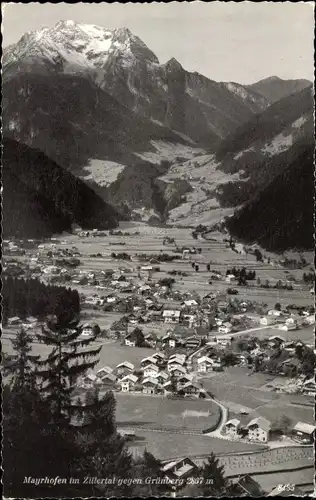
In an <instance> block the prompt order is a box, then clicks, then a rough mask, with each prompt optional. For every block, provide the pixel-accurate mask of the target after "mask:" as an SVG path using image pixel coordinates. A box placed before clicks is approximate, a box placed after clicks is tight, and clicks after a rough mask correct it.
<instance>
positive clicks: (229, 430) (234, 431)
mask: <svg viewBox="0 0 316 500" xmlns="http://www.w3.org/2000/svg"><path fill="white" fill-rule="evenodd" d="M225 430H226V434H228V435H229V436H232V437H237V436H238V433H239V430H240V420H238V419H237V418H233V419H232V420H228V422H226V424H225Z"/></svg>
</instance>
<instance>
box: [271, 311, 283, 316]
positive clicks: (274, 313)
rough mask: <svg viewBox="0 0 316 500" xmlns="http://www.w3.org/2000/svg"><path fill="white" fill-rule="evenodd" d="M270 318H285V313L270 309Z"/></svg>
mask: <svg viewBox="0 0 316 500" xmlns="http://www.w3.org/2000/svg"><path fill="white" fill-rule="evenodd" d="M268 316H276V317H280V316H283V313H282V311H278V310H277V309H270V311H268Z"/></svg>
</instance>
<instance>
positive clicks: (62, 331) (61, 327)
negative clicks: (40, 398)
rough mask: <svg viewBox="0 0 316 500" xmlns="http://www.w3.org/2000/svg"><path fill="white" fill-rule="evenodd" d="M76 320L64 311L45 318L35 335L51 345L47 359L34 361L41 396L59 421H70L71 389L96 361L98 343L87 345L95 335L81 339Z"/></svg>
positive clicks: (52, 416)
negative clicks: (40, 382) (45, 320)
mask: <svg viewBox="0 0 316 500" xmlns="http://www.w3.org/2000/svg"><path fill="white" fill-rule="evenodd" d="M81 330H82V328H81V327H80V326H79V325H78V320H77V319H74V318H72V317H71V316H69V315H67V313H64V314H63V315H60V316H58V317H55V318H52V319H50V320H49V321H48V322H47V328H43V329H42V333H41V334H38V335H37V337H38V339H39V340H40V341H41V342H43V343H45V344H46V345H48V346H50V347H51V348H52V351H51V352H50V354H49V355H48V357H47V359H44V360H40V361H37V366H38V375H39V376H40V377H41V379H42V381H43V386H42V391H43V395H44V399H45V401H46V402H48V403H49V406H50V410H51V418H52V420H53V421H55V422H58V423H60V424H61V423H66V422H67V421H68V422H69V420H70V418H71V410H72V409H75V408H76V405H73V408H72V405H71V397H72V393H73V391H74V389H75V387H76V382H77V380H78V378H79V377H80V376H82V375H83V374H85V373H86V372H87V370H89V369H92V368H93V367H94V366H95V365H96V364H97V362H98V360H97V359H95V358H96V357H97V355H98V354H99V352H100V350H101V347H98V348H96V347H93V348H91V347H90V344H91V343H92V342H93V341H94V340H95V337H90V338H88V339H81V338H80V336H81Z"/></svg>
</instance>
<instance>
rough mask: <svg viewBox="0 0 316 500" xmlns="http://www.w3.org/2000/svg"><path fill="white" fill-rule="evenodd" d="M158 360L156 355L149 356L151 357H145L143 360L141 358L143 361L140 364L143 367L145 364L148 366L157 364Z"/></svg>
mask: <svg viewBox="0 0 316 500" xmlns="http://www.w3.org/2000/svg"><path fill="white" fill-rule="evenodd" d="M157 361H158V360H157V358H156V357H154V356H149V357H147V358H144V359H142V360H141V362H140V366H141V367H142V368H145V366H148V365H155V364H157Z"/></svg>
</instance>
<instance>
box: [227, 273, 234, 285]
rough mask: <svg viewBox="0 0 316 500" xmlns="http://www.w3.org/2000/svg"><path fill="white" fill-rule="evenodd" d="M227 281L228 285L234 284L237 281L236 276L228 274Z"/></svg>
mask: <svg viewBox="0 0 316 500" xmlns="http://www.w3.org/2000/svg"><path fill="white" fill-rule="evenodd" d="M225 281H226V283H232V282H233V281H236V276H235V275H234V274H227V276H226V278H225Z"/></svg>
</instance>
